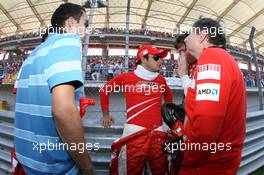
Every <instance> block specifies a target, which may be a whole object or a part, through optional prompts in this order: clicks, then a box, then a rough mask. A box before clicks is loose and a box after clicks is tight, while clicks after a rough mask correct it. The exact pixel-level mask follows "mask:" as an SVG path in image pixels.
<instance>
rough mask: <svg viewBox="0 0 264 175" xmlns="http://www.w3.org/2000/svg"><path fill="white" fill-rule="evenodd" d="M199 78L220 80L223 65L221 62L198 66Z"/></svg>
mask: <svg viewBox="0 0 264 175" xmlns="http://www.w3.org/2000/svg"><path fill="white" fill-rule="evenodd" d="M197 72H198V73H197V80H204V79H215V80H220V75H221V65H219V64H203V65H200V66H197Z"/></svg>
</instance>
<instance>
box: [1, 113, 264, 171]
mask: <svg viewBox="0 0 264 175" xmlns="http://www.w3.org/2000/svg"><path fill="white" fill-rule="evenodd" d="M13 123H14V112H10V111H3V110H0V151H1V152H0V174H1V175H4V174H10V173H11V159H10V150H11V148H12V147H13V139H14V136H13ZM246 128H247V135H246V140H245V144H244V147H243V152H242V161H241V163H240V169H239V171H238V175H247V174H249V173H251V172H253V171H255V170H256V169H258V168H260V167H262V166H263V165H264V111H256V112H249V113H247V127H246ZM84 130H85V140H86V142H89V143H98V144H99V145H100V149H99V150H98V151H92V152H90V156H91V159H92V161H93V164H94V166H95V169H96V173H97V174H108V166H109V162H110V145H111V143H112V142H113V141H114V140H115V139H117V138H119V137H120V136H121V134H122V130H123V128H122V126H121V125H115V126H113V127H112V128H107V129H106V128H102V127H101V126H99V125H89V124H88V123H87V122H85V121H84Z"/></svg>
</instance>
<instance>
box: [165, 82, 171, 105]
mask: <svg viewBox="0 0 264 175" xmlns="http://www.w3.org/2000/svg"><path fill="white" fill-rule="evenodd" d="M164 81H165V92H164V101H165V102H172V101H173V95H172V91H171V89H170V87H169V86H168V84H167V82H166V79H164Z"/></svg>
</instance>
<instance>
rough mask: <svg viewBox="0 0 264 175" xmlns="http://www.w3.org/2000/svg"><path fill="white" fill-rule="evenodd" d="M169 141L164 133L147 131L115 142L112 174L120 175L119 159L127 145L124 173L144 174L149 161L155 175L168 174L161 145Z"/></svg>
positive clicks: (165, 158)
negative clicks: (122, 148)
mask: <svg viewBox="0 0 264 175" xmlns="http://www.w3.org/2000/svg"><path fill="white" fill-rule="evenodd" d="M168 139H170V138H169V136H167V135H166V134H165V133H163V132H160V131H151V130H148V129H145V130H142V131H139V132H137V133H135V134H133V135H130V136H128V137H125V138H123V139H121V140H119V141H118V142H114V143H113V144H112V150H113V153H112V160H111V165H110V174H111V175H119V172H118V157H119V156H120V151H121V147H122V146H123V145H126V154H125V155H126V160H127V162H126V167H127V169H126V170H124V171H126V172H127V174H128V175H138V174H142V172H143V170H144V168H145V167H146V165H147V161H148V162H149V167H150V170H151V172H152V174H153V175H161V174H166V170H167V168H166V167H167V155H166V154H164V151H163V149H162V147H161V145H162V144H163V143H164V142H165V141H167V140H168Z"/></svg>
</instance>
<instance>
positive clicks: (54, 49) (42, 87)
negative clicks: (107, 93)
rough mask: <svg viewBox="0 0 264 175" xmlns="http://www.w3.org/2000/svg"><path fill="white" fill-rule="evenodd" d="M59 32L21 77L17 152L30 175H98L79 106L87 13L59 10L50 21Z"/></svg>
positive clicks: (29, 61)
mask: <svg viewBox="0 0 264 175" xmlns="http://www.w3.org/2000/svg"><path fill="white" fill-rule="evenodd" d="M51 24H52V27H53V29H54V31H55V33H50V34H49V36H48V39H47V40H46V41H45V42H44V43H42V44H41V45H40V46H38V47H37V48H35V49H34V50H33V52H32V53H31V54H30V55H29V57H28V58H27V59H26V60H25V62H24V63H23V65H22V68H21V70H20V73H19V77H18V80H17V82H16V86H17V98H16V109H15V130H14V134H15V150H16V156H17V158H18V160H19V162H20V163H21V164H22V165H23V167H24V169H25V171H26V173H27V174H29V175H32V174H45V175H46V174H63V175H64V174H69V175H74V174H78V173H81V174H93V167H92V163H91V160H90V158H89V156H88V152H87V150H86V149H81V150H80V149H78V148H80V145H81V146H82V148H83V146H84V131H83V127H82V121H81V118H80V115H79V112H78V109H77V107H76V104H75V100H76V99H75V98H76V96H77V93H80V92H79V88H80V87H81V86H82V85H83V79H82V70H81V59H82V47H81V46H82V44H81V37H84V35H85V32H81V31H85V30H84V29H85V28H86V26H85V24H87V17H86V13H85V9H84V8H82V7H81V6H79V5H76V4H71V3H65V4H62V5H60V6H59V7H58V8H57V9H56V11H55V12H54V14H53V15H52V18H51Z"/></svg>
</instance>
